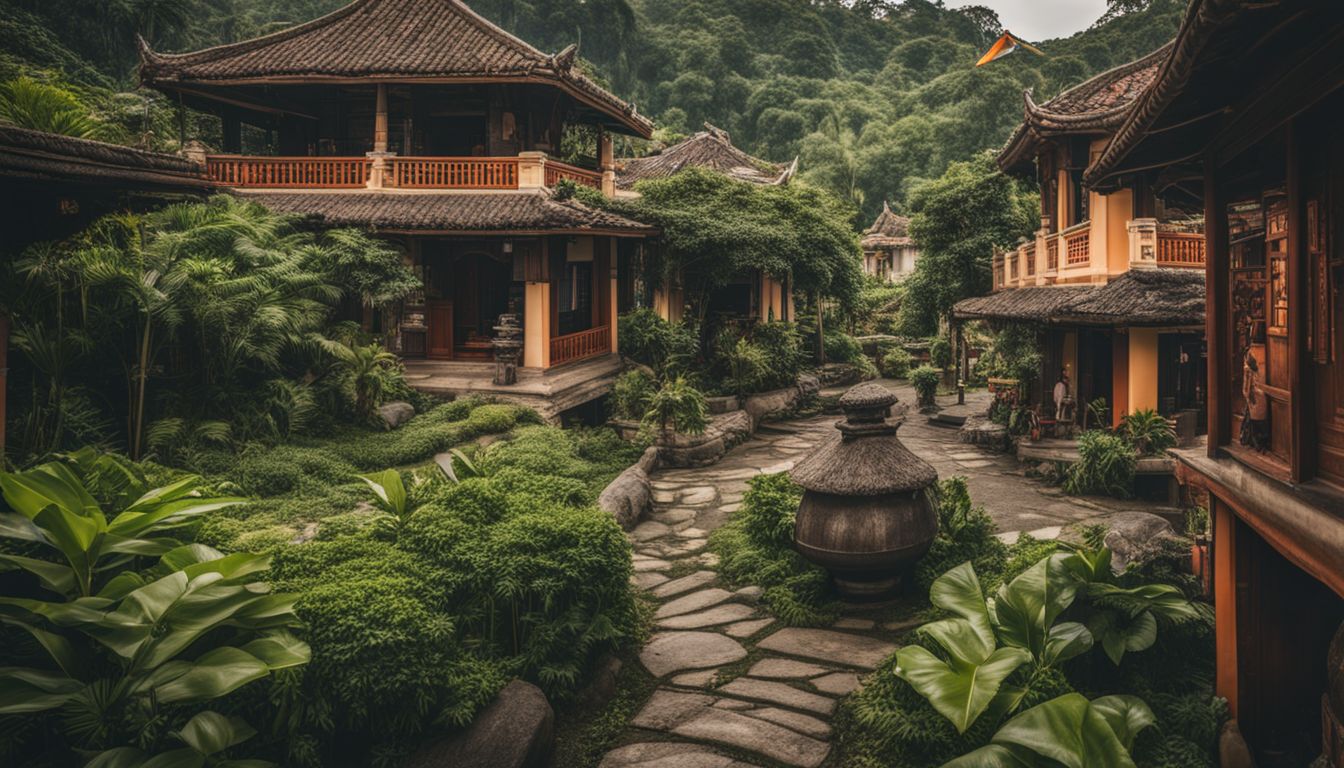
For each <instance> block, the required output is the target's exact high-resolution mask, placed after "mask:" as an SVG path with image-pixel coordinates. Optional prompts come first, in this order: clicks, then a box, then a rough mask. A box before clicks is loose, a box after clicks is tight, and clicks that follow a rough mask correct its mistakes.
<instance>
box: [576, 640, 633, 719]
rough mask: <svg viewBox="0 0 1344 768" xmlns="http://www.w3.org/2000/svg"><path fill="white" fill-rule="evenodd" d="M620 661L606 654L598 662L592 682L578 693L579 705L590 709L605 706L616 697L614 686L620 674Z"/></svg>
mask: <svg viewBox="0 0 1344 768" xmlns="http://www.w3.org/2000/svg"><path fill="white" fill-rule="evenodd" d="M623 666H624V664H622V663H621V660H620V659H618V658H616V657H615V656H613V655H612V654H610V653H608V654H606V655H605V656H603V657H602V658H601V659H599V660H598V662H597V665H596V667H595V668H594V670H593V677H592V680H590V681H589V682H588V685H586V686H584V688H583V690H582V691H581V692H580V693H579V703H580V704H581V705H582V706H584V707H587V708H590V709H598V708H600V707H603V706H605V705H606V703H607V702H609V701H611V700H612V698H614V697H615V696H616V684H617V680H618V678H619V677H620V674H621V667H623Z"/></svg>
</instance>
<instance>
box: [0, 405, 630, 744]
mask: <svg viewBox="0 0 1344 768" xmlns="http://www.w3.org/2000/svg"><path fill="white" fill-rule="evenodd" d="M641 449H642V446H640V445H638V444H632V443H628V442H625V441H622V440H621V439H620V438H619V437H618V436H617V435H616V434H615V433H614V432H612V431H611V430H609V429H569V430H566V429H561V428H557V427H549V426H543V425H541V424H539V423H538V420H537V418H536V416H535V414H534V413H533V412H531V411H529V410H527V409H525V408H521V407H518V406H513V405H502V404H492V403H486V402H481V401H478V400H464V401H459V402H454V403H447V404H442V405H438V406H435V407H433V408H431V409H429V410H428V411H427V412H426V413H423V414H421V415H419V416H417V417H415V418H413V419H412V420H410V421H409V422H407V423H406V424H405V425H403V426H402V427H401V428H399V429H397V430H395V431H392V432H375V431H371V430H369V429H367V428H364V427H361V426H358V425H351V426H347V427H342V428H339V429H336V430H334V431H333V432H332V433H331V434H330V435H329V436H328V437H326V438H322V439H318V438H305V439H301V440H296V441H294V442H292V443H288V444H282V445H278V446H273V447H266V446H263V445H259V444H258V445H253V446H250V447H249V448H248V449H246V450H244V451H242V452H240V453H238V454H233V453H230V452H227V451H223V450H204V451H198V452H195V453H192V454H190V455H186V456H185V458H187V459H190V466H191V468H192V469H194V470H196V471H197V472H200V473H201V475H203V476H204V477H203V478H200V479H196V480H192V479H191V478H183V479H180V480H178V479H174V480H173V481H172V482H171V483H170V484H169V485H168V486H167V487H168V488H169V489H172V490H173V491H174V493H188V492H191V493H198V492H214V493H229V494H232V495H231V496H228V497H220V498H218V499H210V498H203V499H198V498H197V497H195V496H192V497H191V499H192V501H191V506H190V507H189V508H188V509H187V511H188V512H190V513H191V519H192V522H193V525H192V526H190V527H184V526H182V525H181V523H182V521H181V520H179V517H182V516H184V515H185V514H186V512H183V511H174V514H173V515H172V516H169V517H168V518H166V520H167V522H168V523H171V524H172V526H171V527H172V532H173V533H176V534H177V535H178V536H179V537H180V538H181V541H182V548H183V549H184V551H185V553H186V554H179V553H178V551H177V549H171V550H169V551H168V552H167V554H165V555H164V565H160V566H155V567H154V568H159V569H162V568H164V567H166V565H167V564H170V563H171V564H173V565H174V566H175V567H179V570H185V571H186V573H188V574H189V575H190V576H191V577H192V578H194V577H195V574H196V572H197V571H203V570H205V569H210V568H214V569H216V570H218V569H222V568H225V567H228V568H232V569H235V570H236V571H237V573H228V572H226V576H227V577H228V578H234V579H236V580H237V583H247V582H254V581H257V580H258V579H259V578H260V577H261V575H262V574H263V573H264V574H265V577H266V578H267V580H268V581H269V582H270V583H273V584H274V585H275V588H276V589H277V590H279V591H282V592H284V593H288V594H289V595H290V597H288V598H286V602H285V603H284V605H285V606H286V607H287V611H288V613H283V612H277V613H276V616H278V617H280V618H278V619H275V620H271V619H268V620H267V621H268V623H265V624H263V625H262V626H261V629H263V630H270V629H271V628H272V627H273V626H274V627H276V628H280V629H287V630H290V631H291V634H287V635H285V638H287V640H286V642H285V643H279V642H278V640H269V641H267V642H266V643H264V644H261V645H257V644H253V643H251V640H252V638H250V637H246V636H243V635H236V636H237V637H238V638H239V639H238V640H237V641H236V643H237V645H238V646H239V647H240V648H241V649H242V651H244V652H247V653H252V654H254V655H256V654H261V653H274V654H278V653H279V651H281V650H285V649H289V650H288V653H289V655H288V656H284V657H279V656H276V657H274V658H272V657H259V658H263V660H264V661H265V662H266V663H267V664H268V666H267V667H266V669H267V670H270V669H272V668H274V669H276V670H279V672H278V674H271V676H270V679H269V682H259V683H256V684H255V685H252V686H248V687H246V688H244V689H241V690H234V689H233V688H229V689H228V690H225V691H223V692H222V693H221V694H220V696H222V698H215V699H213V700H212V701H211V702H210V703H211V711H213V712H216V713H218V714H219V715H220V716H221V717H223V718H225V720H223V721H219V722H214V723H211V722H207V721H208V720H209V716H207V721H201V722H198V723H197V724H196V725H194V726H192V725H190V720H189V718H190V717H192V716H195V715H197V714H200V713H201V712H202V711H204V710H202V709H201V708H199V707H197V708H195V709H191V708H187V709H184V708H183V707H184V706H186V705H185V704H184V705H182V706H179V705H178V704H176V703H175V702H176V701H177V699H172V698H168V699H162V698H161V702H160V703H161V704H162V705H163V706H164V707H167V708H168V709H167V710H166V711H165V712H164V713H163V714H161V715H159V716H157V717H155V718H154V719H153V720H152V730H151V731H145V732H140V733H137V734H133V737H134V738H132V736H127V737H125V740H124V741H122V742H120V744H125V745H126V746H133V747H135V748H137V749H140V750H161V749H162V748H164V747H165V745H166V746H167V747H176V748H179V749H183V750H186V749H194V750H196V751H198V752H202V753H203V752H204V750H202V749H199V748H198V746H204V747H209V746H210V745H209V744H206V743H204V742H200V740H199V739H196V736H195V735H194V734H195V732H196V731H198V730H200V729H202V728H206V727H207V726H212V727H216V728H219V729H225V728H226V727H232V728H234V730H233V731H232V735H231V736H230V737H229V741H230V742H231V743H232V742H233V741H235V740H236V741H237V742H238V745H237V746H236V747H234V748H232V749H231V750H230V751H229V752H221V753H219V754H214V755H212V756H210V757H209V759H210V760H216V761H218V760H222V759H224V758H225V757H227V756H236V755H239V754H242V755H247V756H255V757H260V758H266V759H269V760H272V761H274V762H276V763H280V764H284V765H295V766H320V765H354V764H358V765H396V764H399V763H400V762H401V761H402V760H404V758H405V756H406V755H407V754H408V752H409V751H410V750H411V749H413V748H414V747H415V745H416V744H417V743H419V741H420V739H422V738H424V737H425V736H426V735H427V734H429V733H430V732H441V731H444V730H452V729H454V728H459V727H463V726H465V725H467V724H468V723H470V722H471V720H472V718H473V717H474V716H475V714H476V713H477V712H478V711H479V709H480V708H481V707H482V706H484V705H485V704H486V703H487V702H489V701H490V699H491V698H493V696H494V694H495V692H496V691H498V690H499V688H500V687H502V686H503V685H504V684H505V683H506V682H507V681H508V680H510V679H512V678H515V677H522V678H524V679H527V680H529V681H532V682H534V683H536V684H537V685H539V686H540V687H541V688H542V689H543V690H544V691H545V692H546V693H547V694H548V695H549V696H551V697H552V699H553V700H555V701H557V702H560V701H563V700H564V699H566V697H568V696H570V695H571V694H572V693H573V692H574V691H576V690H578V689H580V688H581V687H582V683H583V680H584V676H585V674H586V672H587V670H588V667H589V666H590V664H591V663H592V662H593V661H594V660H595V659H596V658H598V657H599V656H601V655H603V654H605V653H607V652H609V651H611V650H614V649H618V648H621V647H623V646H625V645H626V644H628V643H630V642H632V641H633V640H634V639H635V638H636V637H637V636H638V634H639V633H640V632H641V631H642V629H641V627H642V622H641V620H640V614H639V609H638V606H637V604H636V602H635V599H634V597H633V595H632V592H631V587H630V584H629V578H630V569H631V565H630V551H629V544H628V542H627V540H626V538H625V535H624V533H623V532H622V531H621V529H620V527H619V526H618V525H617V524H616V522H615V521H614V520H613V519H612V518H611V516H610V515H607V514H605V513H602V512H601V511H599V510H598V509H597V508H596V507H595V506H594V501H595V499H596V497H597V495H598V493H599V492H600V490H601V488H603V487H604V486H605V485H606V484H607V483H608V482H609V481H610V480H611V479H612V478H613V477H614V476H615V475H616V474H618V473H619V472H620V471H621V470H623V469H624V468H625V467H626V466H628V465H629V464H630V463H632V462H633V461H634V460H635V459H636V458H637V457H638V455H639V453H640V451H641ZM436 457H437V459H438V461H437V462H436V461H435V459H436ZM445 465H446V469H447V471H445ZM110 466H112V465H110ZM114 466H117V467H120V466H125V467H127V468H128V469H127V470H126V471H128V472H144V471H148V472H150V473H152V474H153V475H154V476H155V477H160V476H161V477H166V478H178V477H181V476H182V475H181V470H180V469H174V468H167V467H162V466H158V465H150V464H145V465H138V464H132V463H130V462H125V461H121V462H117V463H116V464H115V465H114ZM104 484H105V485H106V483H104ZM100 487H101V486H100ZM109 488H113V486H110V485H109ZM110 492H111V491H109V493H110ZM123 495H124V494H123ZM118 498H120V497H118ZM132 499H134V497H132ZM165 499H166V501H168V502H171V504H174V505H181V504H182V502H179V501H178V497H177V496H166V497H165ZM225 505H227V506H225ZM131 509H132V511H133V512H134V514H130V513H127V515H129V517H128V519H129V520H130V522H122V517H116V518H112V520H111V522H110V523H109V525H110V526H112V527H114V528H118V530H120V528H119V526H129V525H132V524H133V523H134V524H139V523H137V522H136V521H139V520H142V519H144V518H147V517H149V515H146V514H142V512H141V510H139V508H137V507H134V506H132V507H131ZM178 509H179V507H177V506H173V507H171V510H170V511H173V510H178ZM125 516H126V515H124V517H125ZM39 517H40V516H39ZM128 530H131V529H130V528H128ZM155 536H156V538H154V539H152V540H147V541H146V542H144V543H137V542H136V541H134V540H132V541H131V542H130V543H129V544H122V543H117V544H116V546H117V547H118V549H117V550H115V552H114V554H115V559H116V561H117V562H118V563H120V562H122V561H126V560H127V557H126V555H125V554H118V553H122V552H123V550H127V549H128V548H129V549H131V550H133V551H134V552H135V553H147V552H150V551H151V550H152V551H155V552H157V550H158V549H159V548H164V547H167V546H168V543H167V542H164V543H162V544H160V543H159V542H160V541H162V535H161V534H155ZM108 541H116V542H120V540H119V539H115V540H114V539H108ZM192 542H194V543H192ZM151 543H153V548H151ZM245 551H254V552H259V553H260V554H257V555H245V554H243V553H244V552H245ZM187 555H190V557H188V556H187ZM15 558H19V559H17V560H16V559H15ZM23 558H28V559H23ZM243 558H250V559H243ZM107 559H108V558H107V557H105V558H101V559H97V558H95V559H90V558H88V557H85V558H84V560H82V561H74V562H84V561H87V562H91V563H99V562H102V560H107ZM213 560H218V562H219V565H218V566H215V565H211V564H209V563H208V562H207V561H213ZM197 561H201V562H205V563H207V564H205V565H198V564H197ZM0 562H5V563H8V564H10V565H11V566H12V565H18V566H19V567H25V566H26V567H28V568H29V570H32V571H35V572H37V573H40V574H43V575H44V576H45V577H46V578H50V579H52V580H54V582H55V581H59V583H61V584H65V583H66V582H67V581H69V582H74V583H85V582H88V583H90V584H92V589H94V590H95V592H98V591H99V590H100V589H102V590H104V591H105V590H106V589H107V588H106V587H103V584H102V580H101V579H100V578H99V577H97V576H96V575H95V576H94V577H92V581H89V580H88V578H84V577H80V578H66V577H64V576H59V575H57V573H56V571H55V570H54V566H53V565H51V564H48V563H47V562H46V561H45V560H41V561H39V560H36V559H33V556H32V554H31V553H29V552H27V551H26V550H24V551H20V552H13V553H11V552H10V548H9V547H8V546H6V547H5V548H4V549H0ZM179 563H180V566H178V564H179ZM139 565H140V567H144V566H145V565H152V563H148V562H146V563H140V564H139ZM143 573H144V574H145V575H144V577H143V578H149V577H150V576H154V575H155V574H157V573H158V571H157V570H154V569H151V570H150V571H147V572H143ZM166 575H171V574H167V573H165V576H166ZM244 577H246V578H244ZM129 578H130V576H129V575H127V576H118V577H117V578H116V579H112V580H111V582H109V583H110V584H114V585H120V584H123V583H125V584H128V585H129V584H131V583H130V582H128V581H127V579H129ZM137 578H141V577H137ZM81 579H82V580H81ZM0 583H7V582H0ZM233 583H234V582H232V581H225V582H223V584H224V586H226V587H228V588H229V589H235V588H234V587H231V586H229V585H231V584H233ZM132 586H138V583H137V584H134V585H132ZM203 586H204V585H203ZM220 588H221V589H222V588H223V587H220ZM123 591H124V590H123ZM132 594H134V593H132ZM249 594H250V593H249ZM113 597H114V596H113V595H110V594H109V595H103V594H101V593H100V594H95V595H94V598H95V599H99V600H109V599H112V598H113ZM113 607H114V608H115V606H113ZM3 615H4V616H5V618H6V619H7V618H8V617H9V614H8V613H5V614H3ZM285 617H287V618H285ZM281 619H283V620H281ZM0 623H7V622H5V620H3V619H0ZM239 626H245V625H241V624H240V625H239ZM3 631H4V632H6V633H9V632H10V630H9V629H7V628H6V629H4V630H3ZM235 634H236V633H235ZM8 636H9V635H8V634H6V637H8ZM34 646H35V648H36V645H35V644H34ZM309 649H311V660H309V659H308V654H309ZM300 651H301V652H302V654H303V660H304V661H306V662H307V663H306V665H305V666H303V668H302V669H286V668H285V666H286V665H285V664H283V663H282V662H284V660H285V659H287V658H291V657H295V656H297V655H298V654H299V653H300ZM169 658H171V657H169ZM193 658H194V659H195V660H196V662H197V663H201V662H202V660H204V661H205V662H209V661H212V660H214V658H215V657H212V656H202V657H196V656H195V652H194V651H193V653H192V656H190V657H188V660H191V659H193ZM173 663H176V662H175V661H174V662H173ZM256 666H257V664H256V663H252V666H251V667H248V669H250V670H251V672H250V673H249V674H251V675H252V677H249V678H248V680H247V681H252V680H256V679H257V677H258V675H257V670H255V669H252V667H256ZM291 666H292V665H291ZM268 673H269V672H268ZM20 679H22V680H26V682H25V683H24V684H25V685H29V686H31V685H32V684H33V683H32V680H33V679H36V680H38V681H39V683H41V684H50V685H56V684H57V683H56V682H55V678H49V677H39V678H31V677H29V678H22V677H21V678H20ZM66 688H72V686H71V685H70V684H66V683H61V688H60V689H59V691H60V692H61V693H65V692H66ZM25 690H26V689H25ZM170 695H172V694H170ZM4 698H5V697H4V695H3V694H0V706H3V701H4ZM58 703H59V702H58ZM3 711H4V710H3V709H0V712H3ZM2 716H3V715H0V717H2ZM235 719H237V720H235ZM25 722H26V721H25ZM244 723H245V724H244ZM247 726H251V728H255V729H256V730H257V733H256V734H255V735H251V736H250V737H248V735H249V734H250V733H251V728H249V727H247ZM144 727H149V726H144ZM170 730H171V731H173V732H174V733H176V734H177V735H172V734H170V733H169V731H170ZM29 736H32V734H31V733H30V734H29ZM244 737H248V738H246V741H243V739H244ZM117 738H122V737H121V736H118V737H117ZM193 739H195V741H196V742H197V745H193V742H192V740H193ZM76 743H77V744H79V743H81V742H76ZM87 743H88V744H89V745H90V746H97V747H99V748H103V747H116V746H119V743H118V742H117V741H115V740H113V739H111V738H100V739H99V740H98V742H97V743H94V742H93V741H88V742H87ZM183 754H184V755H185V753H183ZM124 757H126V759H127V760H129V759H131V758H132V757H134V755H132V754H131V753H129V752H127V753H125V755H124ZM193 759H194V758H193ZM117 764H120V763H117ZM131 764H135V763H131ZM212 764H213V763H212ZM221 764H222V763H221Z"/></svg>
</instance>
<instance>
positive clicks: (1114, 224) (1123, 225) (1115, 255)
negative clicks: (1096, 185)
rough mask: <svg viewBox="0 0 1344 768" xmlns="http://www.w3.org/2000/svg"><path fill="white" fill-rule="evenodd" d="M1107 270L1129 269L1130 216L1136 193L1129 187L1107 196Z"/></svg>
mask: <svg viewBox="0 0 1344 768" xmlns="http://www.w3.org/2000/svg"><path fill="white" fill-rule="evenodd" d="M1105 201H1106V202H1105V205H1106V271H1107V272H1109V273H1110V274H1112V275H1118V274H1120V273H1121V272H1124V271H1126V270H1128V269H1129V217H1130V215H1131V214H1132V213H1133V211H1134V193H1133V192H1132V191H1130V190H1128V189H1122V190H1120V191H1118V192H1112V193H1111V194H1109V195H1106V196H1105Z"/></svg>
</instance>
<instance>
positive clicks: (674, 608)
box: [653, 589, 733, 619]
mask: <svg viewBox="0 0 1344 768" xmlns="http://www.w3.org/2000/svg"><path fill="white" fill-rule="evenodd" d="M732 596H733V593H731V592H729V591H727V590H725V589H702V590H700V591H699V592H692V593H691V594H689V595H686V596H685V597H679V598H677V599H676V600H673V601H672V602H670V603H666V604H664V605H663V606H662V607H661V608H659V609H658V612H657V613H655V614H654V615H653V617H654V618H655V619H665V618H667V617H669V616H679V615H681V614H683V613H690V612H691V611H701V610H704V609H705V608H710V607H712V606H715V605H718V604H719V603H722V602H724V601H725V600H727V599H728V598H730V597H732Z"/></svg>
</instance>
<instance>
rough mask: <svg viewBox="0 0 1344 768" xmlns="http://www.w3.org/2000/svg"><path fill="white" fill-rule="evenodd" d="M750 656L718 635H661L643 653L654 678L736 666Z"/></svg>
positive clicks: (651, 640) (641, 659) (654, 638)
mask: <svg viewBox="0 0 1344 768" xmlns="http://www.w3.org/2000/svg"><path fill="white" fill-rule="evenodd" d="M746 657H747V649H745V648H743V647H742V644H741V643H739V642H737V641H736V640H734V639H732V638H731V637H726V636H724V635H721V634H719V633H717V632H659V633H658V634H656V635H654V636H653V637H652V638H651V639H650V640H649V642H648V645H645V646H644V649H643V650H642V651H640V653H639V661H640V663H641V664H643V665H644V668H645V669H647V670H649V672H651V673H652V674H653V676H654V677H662V676H664V675H670V674H672V673H673V672H683V671H686V670H690V669H706V668H708V667H719V666H723V665H724V664H732V663H733V662H735V661H740V660H742V659H745V658H746Z"/></svg>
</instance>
